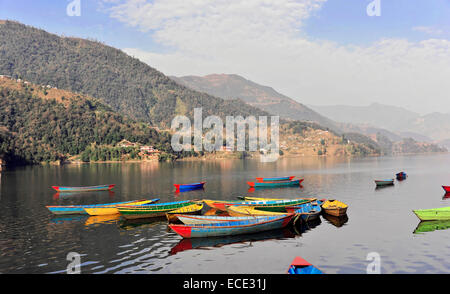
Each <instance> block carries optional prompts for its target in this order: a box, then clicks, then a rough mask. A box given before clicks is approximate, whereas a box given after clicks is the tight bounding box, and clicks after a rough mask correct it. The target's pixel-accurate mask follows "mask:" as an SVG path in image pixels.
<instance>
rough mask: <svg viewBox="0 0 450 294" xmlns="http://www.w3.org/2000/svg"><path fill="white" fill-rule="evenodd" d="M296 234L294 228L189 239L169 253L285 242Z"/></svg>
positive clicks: (183, 240) (182, 241)
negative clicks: (247, 243) (243, 244)
mask: <svg viewBox="0 0 450 294" xmlns="http://www.w3.org/2000/svg"><path fill="white" fill-rule="evenodd" d="M295 236H296V234H295V232H294V231H293V230H292V228H291V229H290V228H285V229H282V230H270V231H265V232H259V233H255V234H244V235H234V236H227V237H210V238H188V239H182V240H181V241H180V242H179V243H178V244H177V245H175V246H174V247H173V248H172V249H171V250H170V252H169V254H170V255H174V254H177V253H179V252H182V251H186V250H191V249H208V248H218V247H222V246H225V245H230V244H240V243H246V242H250V243H252V242H258V241H267V240H283V239H290V238H295Z"/></svg>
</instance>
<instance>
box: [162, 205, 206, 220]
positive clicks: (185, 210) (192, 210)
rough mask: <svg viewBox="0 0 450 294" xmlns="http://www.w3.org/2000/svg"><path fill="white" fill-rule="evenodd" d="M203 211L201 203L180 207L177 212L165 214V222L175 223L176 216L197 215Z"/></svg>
mask: <svg viewBox="0 0 450 294" xmlns="http://www.w3.org/2000/svg"><path fill="white" fill-rule="evenodd" d="M202 209H203V204H202V203H194V204H192V205H188V206H185V207H181V208H179V209H177V210H173V211H171V212H168V213H166V217H167V220H168V221H169V222H175V221H177V220H178V217H177V216H176V214H199V213H200V212H201V211H202Z"/></svg>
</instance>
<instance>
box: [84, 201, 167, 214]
mask: <svg viewBox="0 0 450 294" xmlns="http://www.w3.org/2000/svg"><path fill="white" fill-rule="evenodd" d="M157 201H159V198H156V199H151V200H144V201H139V202H134V203H130V205H144V204H152V203H155V202H157ZM84 210H85V211H86V213H87V214H89V215H91V216H95V215H113V214H119V210H118V209H117V205H116V206H106V207H91V208H84Z"/></svg>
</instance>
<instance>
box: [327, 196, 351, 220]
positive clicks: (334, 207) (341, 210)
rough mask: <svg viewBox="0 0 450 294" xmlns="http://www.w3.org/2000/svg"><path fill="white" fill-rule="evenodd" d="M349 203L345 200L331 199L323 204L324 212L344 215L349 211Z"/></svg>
mask: <svg viewBox="0 0 450 294" xmlns="http://www.w3.org/2000/svg"><path fill="white" fill-rule="evenodd" d="M347 208H348V205H347V204H345V203H344V202H341V201H338V200H335V199H330V200H327V201H325V202H324V203H323V204H322V209H323V212H324V213H326V214H331V215H334V216H342V215H345V214H346V213H347Z"/></svg>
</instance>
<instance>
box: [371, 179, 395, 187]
mask: <svg viewBox="0 0 450 294" xmlns="http://www.w3.org/2000/svg"><path fill="white" fill-rule="evenodd" d="M375 184H376V185H377V187H384V186H392V185H394V179H389V180H375Z"/></svg>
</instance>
